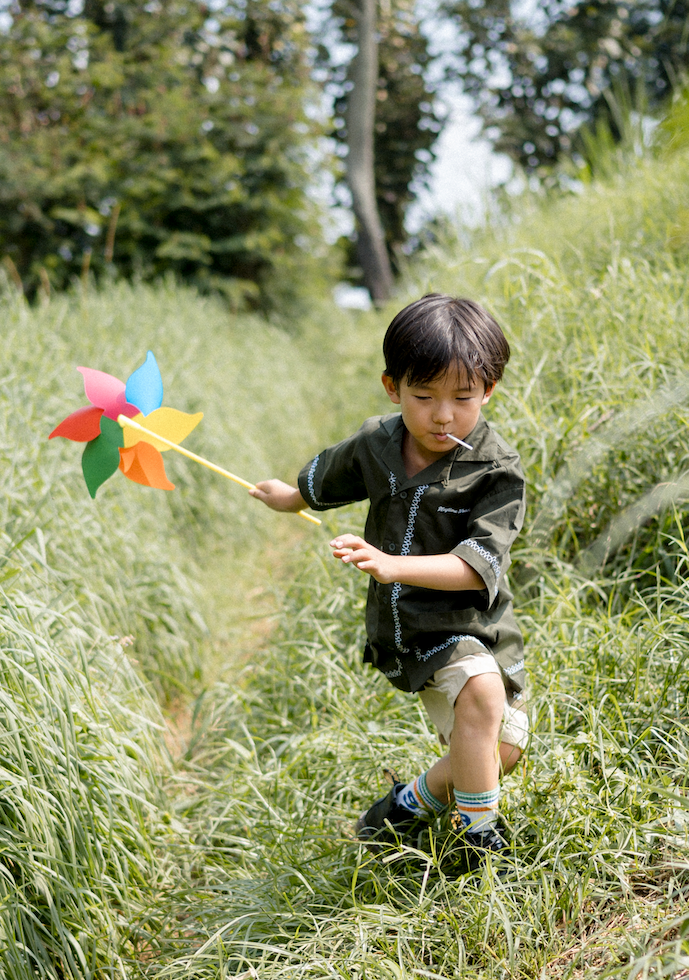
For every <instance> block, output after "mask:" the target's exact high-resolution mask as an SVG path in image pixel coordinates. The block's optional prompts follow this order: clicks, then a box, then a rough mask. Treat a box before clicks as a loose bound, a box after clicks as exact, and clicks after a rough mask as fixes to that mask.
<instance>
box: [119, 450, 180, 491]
mask: <svg viewBox="0 0 689 980" xmlns="http://www.w3.org/2000/svg"><path fill="white" fill-rule="evenodd" d="M120 469H121V470H122V472H123V473H124V475H125V476H126V477H127V479H128V480H133V481H134V483H141V484H142V485H143V486H145V487H154V488H155V489H156V490H174V489H175V485H174V483H170V481H169V480H168V478H167V476H166V475H165V463H164V462H163V457H162V456H161V455H160V453H159V452H158V450H157V449H155V448H154V447H153V446H151V444H150V443H148V442H137V444H136V445H135V446H131V447H129V448H128V449H120Z"/></svg>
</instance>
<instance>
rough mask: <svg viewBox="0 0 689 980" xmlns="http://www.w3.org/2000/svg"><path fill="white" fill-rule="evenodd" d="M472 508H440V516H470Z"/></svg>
mask: <svg viewBox="0 0 689 980" xmlns="http://www.w3.org/2000/svg"><path fill="white" fill-rule="evenodd" d="M470 509H471V508H469V507H459V508H457V507H438V513H439V514H468V513H469V511H470Z"/></svg>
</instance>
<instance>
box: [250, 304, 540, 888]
mask: <svg viewBox="0 0 689 980" xmlns="http://www.w3.org/2000/svg"><path fill="white" fill-rule="evenodd" d="M383 353H384V356H385V371H384V373H383V378H382V380H383V386H384V388H385V390H386V392H387V394H388V396H389V398H390V400H391V401H392V402H393V403H394V404H396V405H399V406H400V409H401V413H399V414H393V415H385V416H382V417H379V418H372V419H368V420H367V421H366V422H364V424H363V426H362V427H361V429H360V430H359V431H358V432H357V433H355V434H354V435H353V436H350V437H349V438H348V439H345V440H344V441H343V442H340V443H338V444H337V445H336V446H333V447H331V448H330V449H326V450H325V451H324V452H323V453H321V454H320V455H318V456H316V458H315V459H314V460H313V461H312V462H311V463H308V464H307V465H306V466H305V467H304V469H303V470H302V471H301V473H300V474H299V479H298V489H297V488H295V487H291V486H289V485H288V484H285V483H282V482H281V481H279V480H267V481H265V482H262V483H259V484H258V485H257V487H256V489H255V490H252V491H250V492H251V493H252V495H253V496H255V497H257V498H258V499H259V500H262V501H263V502H264V503H266V504H267V505H268V506H269V507H271V508H273V509H274V510H279V511H298V510H301V509H302V508H303V507H305V506H310V507H312V508H313V509H314V510H327V509H328V508H330V507H338V506H342V505H343V504H346V503H351V502H353V501H355V500H363V499H366V498H368V499H369V501H370V509H369V514H368V518H367V521H366V529H365V532H364V535H365V536H364V538H361V537H359V536H357V535H354V534H340V535H338V536H337V537H336V538H335V539H334V540H333V541H331V542H330V546H331V548H332V549H333V555H334V557H335V558H338V559H340V560H341V561H342V562H344V563H345V564H351V565H354V566H355V568H358V569H359V571H362V572H365V573H366V574H367V575H369V576H370V581H369V591H368V601H367V607H366V630H367V637H368V642H367V644H366V648H365V651H364V660H365V661H367V662H369V663H371V664H373V666H374V667H377V668H378V670H380V671H382V672H383V673H384V674H385V676H386V677H387V678H388V679H389V680H390V681H391V682H392V684H394V685H395V687H398V688H400V689H401V690H403V691H418V692H419V694H420V697H421V700H422V701H423V703H424V706H425V708H426V710H427V712H428V714H429V716H430V718H431V720H432V721H433V722H434V724H435V725H436V726H437V728H438V730H439V734H440V740H441V742H442V743H443V744H446V745H449V752H448V754H447V755H445V756H444V757H443V758H441V759H440V760H439V761H438V762H436V763H435V765H433V766H432V767H431V768H430V769H429V770H427V771H426V772H424V773H422V774H421V775H419V776H417V777H416V779H414V780H412V782H411V783H409V784H407V785H404V784H402V783H399V782H396V783H395V785H394V786H393V788H392V789H391V791H390V792H389V793H388V795H387V796H386V797H383V799H381V800H378V801H377V802H376V803H374V804H373V805H372V806H371V807H370V809H369V810H368V811H367V812H366V813H364V814H363V815H362V816H361V818H360V819H359V822H358V824H357V833H358V835H359V837H360V838H361V839H363V840H366V841H367V842H368V843H369V845H370V844H377V843H381V842H386V841H394V840H396V839H399V838H400V837H404V836H406V835H411V834H413V833H415V832H416V831H417V830H418V828H419V827H420V826H422V822H423V821H424V820H425V821H432V820H433V819H434V817H435V816H436V814H438V813H440V812H441V811H442V810H443V809H445V807H446V806H447V805H448V803H453V805H454V810H455V812H454V815H453V823H454V824H455V826H456V827H457V828H459V831H460V832H459V836H458V842H459V843H460V845H461V851H462V854H463V864H464V867H465V868H466V869H467V870H468V869H473V868H476V867H477V866H478V864H479V863H480V861H481V859H482V857H483V856H484V855H485V853H486V851H495V852H498V851H500V850H501V849H502V848H503V847H504V846H505V841H504V839H503V837H502V836H501V834H500V832H499V829H498V810H497V807H498V796H499V776H500V767H501V766H502V769H503V771H509V769H511V768H512V767H513V766H514V765H515V764H516V762H517V760H518V759H519V756H520V755H521V752H522V750H523V749H524V748H525V746H526V741H527V737H528V725H527V716H526V714H525V713H524V711H523V710H519V708H520V707H521V705H520V700H521V697H522V694H521V692H522V690H523V688H524V683H525V676H524V659H523V648H522V639H521V634H520V632H519V628H518V626H517V624H516V622H515V619H514V614H513V611H512V596H511V594H510V592H509V591H508V589H507V588H506V586H505V582H504V578H505V573H506V571H507V568H508V566H509V563H510V557H509V549H510V546H511V544H512V541H513V540H514V538H515V537H516V535H517V533H518V532H519V530H520V528H521V525H522V521H523V517H524V477H523V474H522V471H521V468H520V465H519V458H518V456H517V454H516V453H515V452H514V451H513V450H512V449H510V448H509V446H507V445H506V444H505V443H504V442H503V441H502V439H500V437H499V436H497V435H496V434H495V433H494V432H493V431H492V430H491V429H490V427H489V426H488V424H487V423H486V421H485V420H484V419H483V416H482V415H481V407H482V406H483V405H485V404H486V403H487V402H488V401H489V399H490V398H491V396H492V394H493V391H494V389H495V385H496V384H497V382H498V381H499V380H500V378H501V377H502V373H503V368H504V366H505V364H506V363H507V360H508V358H509V356H510V349H509V345H508V343H507V340H506V339H505V337H504V335H503V333H502V330H501V329H500V327H499V326H498V324H497V323H496V322H495V320H494V319H493V318H492V317H491V316H490V315H489V314H488V313H486V311H485V310H483V309H482V308H481V307H480V306H478V305H477V304H476V303H473V302H471V301H470V300H465V299H453V298H452V297H449V296H442V295H439V294H430V295H428V296H424V297H423V298H422V299H420V300H417V301H416V302H415V303H411V304H410V305H409V306H407V307H405V309H403V310H402V311H401V312H400V313H398V314H397V316H396V317H395V318H394V320H393V321H392V323H391V324H390V326H389V327H388V330H387V333H386V335H385V340H384V342H383ZM451 437H454V439H453V438H451Z"/></svg>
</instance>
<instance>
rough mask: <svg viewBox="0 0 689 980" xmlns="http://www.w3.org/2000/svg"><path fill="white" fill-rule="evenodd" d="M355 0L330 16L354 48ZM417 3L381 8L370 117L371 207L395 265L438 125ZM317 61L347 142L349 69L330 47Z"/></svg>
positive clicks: (339, 134) (399, 0)
mask: <svg viewBox="0 0 689 980" xmlns="http://www.w3.org/2000/svg"><path fill="white" fill-rule="evenodd" d="M355 6H356V0H334V2H333V5H332V17H333V22H334V27H335V29H336V30H337V32H338V33H339V36H340V38H341V40H342V41H344V42H346V43H348V44H351V45H356V41H357V38H356V24H357V18H356V10H355ZM415 7H416V4H415V3H414V0H391V2H389V3H386V4H379V9H378V61H379V71H378V91H377V100H376V119H375V139H374V154H375V182H376V202H377V205H378V211H379V214H380V217H381V220H382V223H383V228H384V231H385V238H386V243H387V246H388V251H389V253H390V257H391V260H392V262H393V265H394V264H395V261H396V258H397V251H398V249H399V248H400V247H401V246H402V245H403V244H404V242H405V241H406V239H407V234H406V232H405V229H404V217H405V213H406V210H407V207H408V206H409V204H410V202H411V201H412V200H413V199H414V195H415V191H416V190H418V189H419V187H420V186H422V185H423V184H424V183H425V182H427V181H428V177H429V167H430V164H431V162H432V161H433V144H434V142H435V140H436V139H437V136H438V133H439V132H440V129H441V126H442V122H441V119H440V117H439V115H438V113H437V110H436V107H435V105H434V94H433V91H432V89H431V87H430V86H429V83H428V81H427V78H426V72H427V69H428V66H429V64H430V61H431V56H430V54H429V51H428V40H427V38H426V37H425V35H424V34H423V33H422V31H421V30H420V26H419V20H418V17H417V15H416V10H415ZM320 61H321V64H322V65H325V66H326V68H327V70H328V73H329V80H330V86H331V91H333V92H334V94H335V129H334V136H335V139H336V140H337V141H338V142H339V143H340V144H341V145H343V146H346V144H347V136H348V134H347V128H346V125H345V117H346V106H347V95H348V75H347V72H348V63H346V62H345V63H344V64H342V63H335V62H334V59H333V57H332V47H331V46H330V47H328V48H326V47H325V46H322V47H321V49H320Z"/></svg>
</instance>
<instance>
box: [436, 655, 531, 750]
mask: <svg viewBox="0 0 689 980" xmlns="http://www.w3.org/2000/svg"><path fill="white" fill-rule="evenodd" d="M478 674H500V668H499V667H498V665H497V662H496V660H495V657H493V656H492V654H490V653H488V651H487V650H480V651H477V652H476V653H470V654H468V655H466V656H463V657H462V656H460V655H457V656H456V657H451V658H450V661H449V663H447V664H446V665H445V666H444V667H441V668H440V670H436V672H435V674H433V676H432V677H431V679H430V680H428V681H426V686H425V687H424V689H423V690H422V691H419V697H420V698H421V700H422V702H423V706H424V708H425V709H426V712H427V714H428V717H429V718H430V719H431V721H432V722H433V724H434V725H435V727H436V728H437V729H438V732H439V734H440V736H441V738H440V740H441V742H444V743H445V744H446V745H449V744H450V736H451V735H452V729H453V728H454V724H455V701H456V700H457V698H458V697H459V694H460V691H461V690H462V688H463V687H464V685H465V684H466V682H467V681H468V680H469V679H470V678H472V677H476V676H477V675H478ZM500 741H501V742H508V743H509V744H510V745H516V746H518V747H519V748H520V749H525V748H526V745H527V742H528V741H529V716H528V715H527V713H526V709H525V704H524V700H523V698H522V696H521V694H516V695H513V694H512V693H511V692H510V693H509V694H507V693H506V695H505V707H504V710H503V719H502V728H501V729H500Z"/></svg>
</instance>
